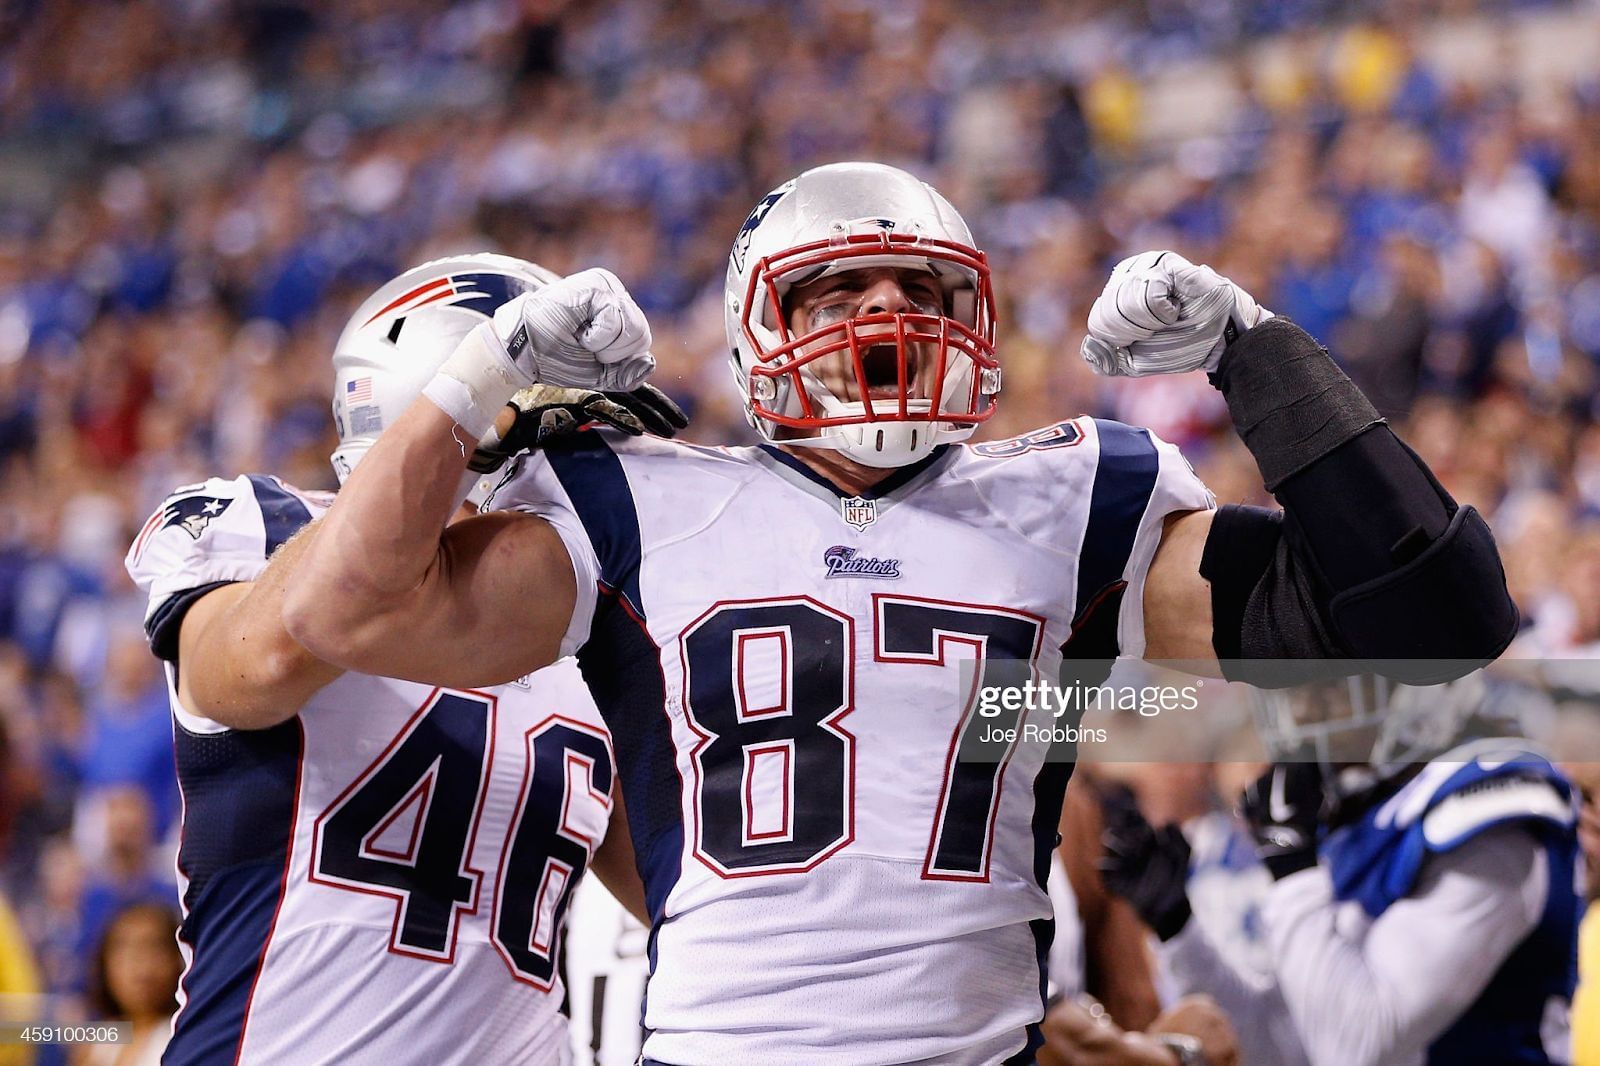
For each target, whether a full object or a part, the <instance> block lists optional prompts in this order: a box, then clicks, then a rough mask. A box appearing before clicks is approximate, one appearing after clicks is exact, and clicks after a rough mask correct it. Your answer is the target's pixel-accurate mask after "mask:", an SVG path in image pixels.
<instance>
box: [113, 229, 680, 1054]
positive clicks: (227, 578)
mask: <svg viewBox="0 0 1600 1066" xmlns="http://www.w3.org/2000/svg"><path fill="white" fill-rule="evenodd" d="M551 277H552V275H550V274H548V273H547V272H546V271H544V270H543V269H542V268H540V267H537V266H534V265H532V264H530V263H525V262H522V261H520V260H516V259H512V258H509V257H506V256H500V255H492V254H482V255H472V256H460V257H455V258H451V259H441V260H438V261H435V262H432V263H428V264H425V265H424V266H421V267H418V268H416V269H414V270H411V271H408V272H407V273H405V274H403V275H401V276H400V277H398V278H396V279H395V280H393V281H391V282H389V283H388V284H387V285H385V286H384V287H382V288H381V289H379V290H378V291H377V292H376V293H374V294H373V295H372V296H371V297H370V298H368V299H367V300H366V301H365V302H364V303H363V304H362V305H361V307H360V308H359V309H358V310H357V311H356V313H355V315H354V317H353V318H352V319H351V320H350V323H349V325H348V326H347V327H346V329H345V330H344V333H343V334H342V336H341V337H340V338H339V342H338V346H337V348H336V351H335V354H334V359H333V364H334V374H335V384H334V401H333V412H334V419H335V421H336V423H337V425H338V430H339V439H340V444H339V448H338V450H337V451H336V452H335V453H334V455H333V465H334V468H335V470H336V472H337V473H338V475H339V477H340V479H341V480H342V479H344V478H345V477H346V476H348V474H349V473H350V470H351V469H352V468H353V467H355V466H356V464H357V463H359V462H360V461H361V459H362V457H363V455H364V454H365V453H366V451H367V449H368V448H370V447H371V445H372V443H373V441H374V440H376V439H377V437H378V434H379V433H380V432H382V430H383V428H384V427H385V426H386V425H387V424H388V423H389V422H392V421H393V420H394V418H395V417H396V416H397V415H398V414H399V412H401V411H402V410H404V409H405V407H406V406H407V405H409V404H410V403H411V402H412V401H413V400H414V399H415V398H416V396H417V395H418V393H419V392H420V391H421V389H422V386H423V385H424V384H425V383H426V382H427V381H428V379H429V378H431V377H432V375H433V373H434V371H435V370H436V369H437V368H438V366H439V364H440V363H441V362H442V361H443V359H444V358H445V357H446V356H447V355H449V354H450V352H451V351H452V350H454V348H455V346H456V344H457V342H458V341H459V340H460V339H461V338H462V337H463V336H465V335H466V334H467V332H468V331H469V330H470V329H472V327H473V326H474V325H476V324H477V323H479V322H484V321H487V320H488V316H489V315H490V314H492V313H493V311H494V310H495V309H496V308H498V307H500V306H502V305H504V304H505V303H506V302H507V301H509V300H511V299H512V298H513V297H515V296H516V295H518V294H520V293H524V292H528V291H531V290H534V289H537V288H539V287H540V286H542V285H544V284H545V283H546V282H547V281H549V280H551ZM558 392H560V390H558ZM646 398H647V399H649V400H650V401H651V402H650V403H649V404H645V405H640V404H639V403H638V400H637V398H624V402H625V403H626V404H628V405H631V406H632V408H633V410H632V411H630V410H628V409H625V408H624V407H619V406H617V405H616V404H614V403H612V402H610V401H607V400H606V399H605V398H603V397H598V396H595V395H584V396H580V395H577V394H576V393H574V392H573V391H571V390H567V391H566V392H564V393H561V394H560V395H554V396H552V395H549V394H541V397H540V399H541V401H542V402H541V403H539V404H536V403H534V402H532V400H531V399H530V396H526V395H525V396H523V397H519V402H521V403H524V404H525V405H526V406H527V407H528V408H529V409H530V410H531V409H533V408H534V407H542V409H541V410H539V412H538V414H539V417H538V418H536V419H535V420H534V421H535V422H539V423H542V424H543V425H544V428H545V429H546V430H547V431H548V430H551V429H554V428H558V427H560V428H570V427H571V426H572V425H574V424H575V423H576V422H577V421H578V420H579V419H580V418H582V419H585V420H586V419H587V418H589V417H593V416H595V415H598V416H600V417H603V418H608V419H609V420H610V421H611V422H612V423H613V424H615V425H618V426H622V427H625V428H627V429H628V430H629V431H634V432H637V431H640V430H642V429H643V428H644V427H643V425H642V424H641V423H640V422H639V416H641V415H642V416H644V417H645V418H646V419H647V420H648V422H649V424H650V427H651V428H653V429H656V430H658V431H664V432H672V430H673V428H674V426H673V425H671V424H668V423H667V421H665V420H664V416H662V414H661V412H664V411H665V410H666V408H665V407H662V406H660V404H661V403H662V402H665V401H664V398H660V400H657V399H656V398H655V397H648V396H647V397H646ZM634 411H637V414H635V413H634ZM652 412H654V413H652ZM539 430H540V426H539V425H534V426H532V431H533V433H534V434H535V435H537V434H538V433H539ZM480 458H482V457H480ZM489 458H490V459H492V458H494V457H492V456H491V457H489ZM500 458H503V456H500ZM479 465H480V467H482V465H483V464H482V463H480V464H479ZM470 479H471V480H472V481H473V483H474V488H475V494H477V493H481V492H482V491H486V489H487V486H488V484H489V482H487V481H483V480H481V479H482V475H481V474H478V473H473V474H471V475H470ZM480 485H481V487H479V486H480ZM328 503H329V499H328V497H327V494H323V493H307V492H300V491H298V490H296V489H294V488H292V487H291V486H288V485H286V484H284V483H283V482H281V481H279V480H277V479H276V478H272V477H264V476H260V475H249V476H245V477H239V478H235V479H233V480H231V481H230V480H224V479H220V478H213V479H211V480H209V481H207V482H205V483H203V484H200V485H190V486H186V487H184V488H181V489H179V490H178V491H177V492H176V493H174V494H173V495H172V496H170V497H169V498H168V499H167V501H166V502H165V503H164V504H163V505H162V506H161V507H160V508H159V509H158V510H157V511H156V513H155V514H154V515H152V516H151V518H150V520H149V522H148V523H146V525H145V527H144V529H143V530H142V531H141V532H140V534H139V537H138V539H137V541H136V542H135V543H134V545H133V547H132V549H131V550H130V552H129V554H128V558H127V565H128V569H129V572H130V573H131V574H132V575H133V577H134V579H135V581H137V582H138V584H139V586H140V588H141V589H143V590H144V592H145V593H146V594H147V595H148V596H149V610H148V613H147V615H146V627H147V629H148V632H149V636H150V643H151V647H152V649H153V650H154V651H155V653H156V654H157V655H158V656H160V657H161V658H162V659H164V660H166V663H167V673H168V678H169V680H170V682H171V684H170V694H171V704H172V715H173V739H174V744H175V748H176V761H177V771H178V778H179V782H180V785H181V787H182V793H183V801H184V822H183V836H182V844H181V847H180V850H179V854H178V873H179V877H180V883H181V886H182V903H183V910H184V921H183V926H182V929H181V931H180V941H181V944H182V947H183V951H184V957H185V962H186V968H185V972H184V977H183V982H182V996H181V999H182V1006H181V1008H180V1010H179V1012H178V1014H177V1016H176V1021H175V1025H174V1033H173V1037H172V1042H171V1044H170V1045H169V1046H168V1048H167V1053H166V1056H167V1057H166V1059H165V1060H164V1061H167V1062H172V1063H201V1062H204V1063H214V1062H225V1061H243V1062H369V1063H394V1062H421V1061H426V1062H430V1063H433V1062H439V1063H474V1064H475V1063H482V1062H512V1061H516V1062H559V1061H564V1060H565V1052H566V1026H565V1020H564V1018H563V1017H562V1015H561V1014H560V1006H561V1001H562V994H563V992H562V987H561V979H560V975H559V973H558V969H557V957H558V954H559V952H560V950H561V938H562V922H563V917H564V914H565V912H566V909H567V905H568V902H569V901H570V899H571V896H572V892H573V889H574V887H575V886H576V885H577V883H578V880H579V878H580V877H581V876H582V875H583V873H584V870H585V869H586V868H587V867H589V866H590V865H591V864H592V865H593V866H594V867H595V868H596V870H597V871H598V872H600V873H601V875H602V876H603V877H605V878H606V879H607V881H608V883H610V884H612V885H613V886H614V890H616V891H619V892H621V893H623V894H624V896H625V898H626V897H627V895H628V893H629V892H630V891H631V892H634V893H635V894H636V893H637V889H636V887H633V888H630V883H631V884H632V885H634V886H636V885H637V880H636V877H635V875H634V874H633V872H632V869H631V867H632V858H631V852H630V850H629V848H628V846H627V840H626V834H625V832H624V831H622V830H620V829H619V830H617V831H615V832H612V833H610V834H609V835H608V834H607V824H608V819H609V818H610V816H611V813H612V807H613V803H614V790H613V788H612V779H613V774H614V763H613V756H612V746H611V739H610V735H609V734H608V732H607V731H606V728H605V726H604V724H603V723H602V721H601V720H600V718H599V716H598V715H597V714H596V712H595V708H594V704H593V701H592V700H591V699H590V698H589V695H588V692H587V690H586V689H585V688H584V685H583V682H582V679H581V678H580V676H579V674H578V671H577V668H576V667H575V666H574V665H573V664H572V662H571V661H570V660H566V661H563V662H560V663H557V664H555V665H553V666H550V667H548V668H547V669H544V670H541V671H539V672H538V673H534V674H531V675H530V676H526V677H518V678H515V679H507V683H506V684H504V685H501V686H497V687H493V688H477V689H474V688H462V687H456V688H440V687H435V686H432V685H426V684H417V683H414V682H409V681H400V680H394V679H392V678H388V677H380V676H372V675H364V674H354V673H350V674H346V673H344V672H343V671H341V670H340V669H338V668H337V667H333V666H329V665H327V664H326V663H324V662H322V661H320V660H318V659H316V658H315V657H313V656H312V655H310V654H309V653H308V652H307V651H306V650H305V649H304V648H303V647H301V646H300V645H298V644H296V643H295V642H294V641H293V640H292V639H291V638H290V637H289V636H288V635H287V634H286V633H285V632H284V630H283V628H282V619H281V612H280V609H279V604H280V602H281V600H282V597H283V594H284V589H285V587H286V585H287V584H288V583H289V582H291V581H293V580H294V562H295V558H296V556H297V554H298V553H299V552H300V551H301V550H302V549H303V547H304V540H303V539H301V540H296V539H294V538H295V534H296V533H297V531H299V530H300V529H301V528H302V527H303V526H305V525H306V524H307V523H309V522H311V521H312V520H313V519H315V517H316V516H317V515H318V514H320V513H322V511H323V510H324V509H326V507H327V506H328ZM474 511H475V509H474V508H472V507H470V506H464V507H463V508H462V509H461V510H460V512H458V513H457V515H456V517H457V518H460V517H465V516H466V515H469V514H472V513H474ZM467 672H469V671H463V673H467ZM616 802H620V801H616ZM611 824H613V825H618V826H620V824H621V822H620V820H618V821H613V822H612V823H611ZM602 838H604V840H605V844H604V845H603V846H602V843H601V842H602ZM597 849H598V851H597ZM464 1008H470V1012H471V1015H470V1016H471V1021H470V1023H467V1022H465V1020H464V1018H463V1016H462V1015H461V1014H460V1013H459V1012H461V1011H462V1010H463V1009H464ZM452 1016H454V1017H457V1018H458V1019H460V1023H459V1024H451V1023H448V1022H446V1021H444V1020H443V1019H445V1018H447V1017H452Z"/></svg>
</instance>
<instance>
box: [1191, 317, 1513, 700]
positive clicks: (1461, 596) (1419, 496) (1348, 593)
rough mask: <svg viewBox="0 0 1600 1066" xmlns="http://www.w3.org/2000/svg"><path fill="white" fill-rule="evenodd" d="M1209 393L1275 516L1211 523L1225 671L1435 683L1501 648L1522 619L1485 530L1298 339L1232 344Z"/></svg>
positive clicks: (1206, 571)
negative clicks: (1345, 674)
mask: <svg viewBox="0 0 1600 1066" xmlns="http://www.w3.org/2000/svg"><path fill="white" fill-rule="evenodd" d="M1213 380H1214V381H1215V383H1216V384H1217V386H1218V388H1220V389H1221V390H1222V392H1223V396H1224V398H1225V399H1226V400H1227V401H1228V410H1229V413H1230V414H1231V415H1232V416H1233V421H1234V426H1235V428H1236V429H1237V430H1238V431H1239V435H1240V437H1241V438H1243V440H1244V442H1245V445H1246V447H1248V448H1249V449H1250V452H1251V455H1252V456H1253V457H1254V458H1255V460H1256V464H1257V466H1258V467H1259V468H1260V469H1261V472H1262V476H1263V479H1264V480H1265V482H1266V484H1267V487H1268V488H1269V489H1270V490H1272V492H1273V493H1274V495H1275V496H1276V497H1277V499H1278V502H1279V503H1281V504H1282V505H1283V508H1284V513H1283V515H1282V516H1281V517H1276V516H1273V514H1272V512H1268V511H1263V510H1261V509H1259V508H1223V510H1222V512H1219V514H1218V516H1217V518H1216V520H1215V521H1214V522H1213V525H1212V529H1211V533H1210V536H1209V538H1208V539H1207V542H1206V547H1205V553H1204V556H1203V558H1202V561H1201V575H1202V576H1203V577H1205V578H1206V579H1207V580H1208V581H1210V582H1211V594H1212V612H1213V636H1212V646H1213V649H1214V650H1215V651H1216V653H1217V656H1218V658H1219V659H1222V660H1224V663H1225V672H1226V670H1227V666H1226V663H1227V661H1228V660H1246V659H1270V658H1278V659H1307V658H1355V659H1380V660H1396V662H1395V663H1393V664H1392V665H1390V666H1389V667H1388V668H1379V669H1378V672H1381V673H1386V674H1388V675H1390V676H1393V677H1395V678H1396V679H1397V680H1408V681H1412V682H1413V683H1434V682H1435V681H1442V680H1446V679H1448V678H1449V677H1453V676H1459V675H1460V674H1462V673H1465V672H1466V670H1468V669H1470V668H1471V666H1472V665H1473V664H1476V663H1481V662H1484V661H1488V660H1490V659H1493V658H1494V657H1495V656H1497V655H1499V654H1500V652H1502V651H1503V650H1505V647H1506V645H1507V644H1508V643H1510V641H1511V638H1512V637H1513V636H1514V635H1515V633H1516V627H1517V613H1516V607H1515V605H1513V604H1512V602H1511V598H1510V595H1509V593H1508V592H1507V591H1506V583H1505V572H1504V570H1503V569H1502V568H1501V565H1500V557H1499V554H1498V552H1497V551H1496V549H1495V545H1494V537H1493V535H1492V534H1491V533H1490V532H1489V527H1488V526H1487V525H1486V524H1485V523H1484V521H1483V519H1482V518H1481V517H1480V516H1479V515H1478V513H1477V512H1476V511H1475V510H1473V509H1472V508H1471V507H1458V506H1457V504H1456V502H1455V501H1454V500H1453V499H1451V498H1450V494H1449V493H1447V492H1446V491H1445V490H1444V488H1443V487H1442V486H1441V485H1440V484H1439V482H1438V480H1437V479H1436V478H1434V476H1433V473H1432V471H1430V470H1429V469H1428V467H1427V465H1426V464H1424V463H1423V462H1422V460H1421V459H1420V458H1418V457H1417V455H1416V454H1415V453H1414V452H1412V451H1411V449H1409V448H1407V447H1406V446H1405V444H1404V443H1402V442H1401V441H1400V439H1399V438H1398V437H1396V436H1395V435H1394V433H1393V432H1392V431H1391V430H1390V429H1389V427H1388V426H1387V425H1386V424H1385V423H1384V422H1383V421H1382V419H1380V418H1378V416H1377V412H1376V411H1375V410H1373V408H1372V405H1371V404H1370V403H1368V402H1367V400H1366V397H1364V396H1362V395H1361V393H1360V391H1359V390H1358V389H1356V387H1355V385H1354V384H1352V383H1351V382H1350V379H1349V378H1348V377H1346V376H1345V375H1344V373H1343V371H1341V370H1339V368H1338V367H1337V366H1336V365H1335V364H1334V362H1333V360H1332V359H1331V358H1330V357H1329V356H1328V353H1327V351H1326V350H1325V349H1323V348H1322V347H1321V346H1320V345H1318V344H1317V342H1316V341H1315V340H1313V339H1312V338H1311V336H1310V335H1309V334H1308V333H1306V332H1305V331H1304V330H1302V329H1300V327H1298V326H1296V325H1294V324H1293V323H1292V322H1289V321H1287V320H1285V319H1281V318H1278V319H1270V320H1268V321H1267V322H1264V323H1262V324H1261V325H1260V326H1257V327H1256V328H1255V329H1252V330H1249V331H1248V332H1246V333H1244V334H1241V335H1240V336H1239V338H1238V339H1237V340H1235V341H1234V342H1233V343H1232V344H1230V345H1229V346H1228V349H1227V351H1226V352H1224V353H1223V357H1222V363H1221V365H1220V366H1219V368H1218V372H1217V374H1216V375H1215V377H1214V379H1213ZM1399 660H1407V662H1405V663H1401V662H1399ZM1422 660H1429V662H1423V661H1422ZM1444 660H1450V661H1451V662H1449V663H1446V662H1444ZM1245 679H1246V680H1257V679H1256V678H1253V677H1252V678H1245Z"/></svg>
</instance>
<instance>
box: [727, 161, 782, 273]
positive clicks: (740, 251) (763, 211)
mask: <svg viewBox="0 0 1600 1066" xmlns="http://www.w3.org/2000/svg"><path fill="white" fill-rule="evenodd" d="M793 188H794V182H793V181H786V182H784V183H783V184H782V185H780V186H778V187H777V188H776V189H773V190H772V191H771V192H769V193H767V195H766V196H764V197H762V198H761V202H760V203H759V204H756V208H755V210H754V211H751V212H750V217H749V218H747V219H745V220H744V225H742V226H740V227H739V235H738V236H737V237H735V238H734V239H733V263H734V267H735V269H738V270H743V269H744V258H745V253H746V252H748V251H749V250H750V239H751V238H752V237H754V236H755V233H756V228H757V227H759V226H760V225H761V220H762V219H764V218H766V217H767V212H768V211H771V210H772V205H773V204H775V203H777V202H778V201H779V200H781V199H783V198H784V197H785V196H787V195H788V193H789V190H790V189H793Z"/></svg>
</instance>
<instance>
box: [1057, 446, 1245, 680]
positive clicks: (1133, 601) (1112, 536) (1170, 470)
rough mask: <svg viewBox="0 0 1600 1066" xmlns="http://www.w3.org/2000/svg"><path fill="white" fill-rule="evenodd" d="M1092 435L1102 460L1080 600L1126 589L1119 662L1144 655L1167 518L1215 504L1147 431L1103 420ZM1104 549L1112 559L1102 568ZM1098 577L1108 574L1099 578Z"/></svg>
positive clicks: (1172, 451) (1177, 456)
mask: <svg viewBox="0 0 1600 1066" xmlns="http://www.w3.org/2000/svg"><path fill="white" fill-rule="evenodd" d="M1094 427H1095V436H1096V438H1097V441H1098V444H1099V457H1098V461H1097V467H1096V470H1095V477H1094V488H1093V495H1092V498H1091V503H1090V513H1089V518H1088V524H1087V527H1086V529H1085V542H1084V550H1083V555H1082V557H1083V560H1084V565H1083V566H1082V567H1080V578H1079V582H1080V588H1079V596H1080V599H1082V598H1084V597H1091V598H1092V597H1093V596H1094V595H1096V594H1097V593H1098V592H1099V591H1101V590H1100V589H1099V588H1098V587H1097V586H1098V585H1100V584H1103V582H1104V581H1105V579H1107V578H1109V579H1111V580H1120V581H1121V582H1123V584H1124V587H1123V593H1122V605H1121V607H1120V608H1119V612H1118V616H1117V648H1118V651H1119V652H1120V653H1121V654H1122V655H1127V656H1131V657H1133V658H1138V657H1140V656H1142V655H1143V654H1144V650H1145V639H1144V584H1145V579H1146V578H1147V577H1148V576H1149V574H1150V563H1151V561H1152V560H1154V559H1155V555H1156V548H1157V547H1158V546H1159V545H1160V543H1161V533H1162V527H1163V523H1164V522H1165V520H1166V518H1167V516H1168V515H1174V514H1182V513H1183V512H1185V511H1208V510H1211V509H1213V508H1214V507H1216V505H1217V500H1216V497H1215V496H1213V495H1212V494H1211V490H1209V489H1207V488H1206V487H1205V485H1204V484H1203V483H1202V482H1201V481H1200V478H1199V477H1198V476H1197V475H1196V474H1195V472H1194V468H1193V467H1191V466H1190V465H1189V462H1188V460H1186V459H1184V457H1183V453H1181V452H1180V451H1178V449H1177V448H1176V447H1175V446H1173V445H1171V444H1168V443H1167V442H1166V441H1164V440H1162V439H1161V438H1160V437H1158V436H1156V435H1155V434H1154V433H1151V432H1150V431H1149V430H1147V429H1138V428H1135V427H1133V426H1126V425H1123V424H1122V423H1120V422H1112V421H1108V420H1106V419H1099V418H1097V419H1094ZM1107 545H1109V546H1110V548H1111V549H1112V552H1111V555H1110V557H1109V558H1107V559H1104V560H1101V559H1099V555H1100V554H1102V553H1103V550H1104V547H1105V546H1107ZM1124 553H1125V554H1124ZM1119 565H1120V571H1118V570H1117V568H1118V566H1119ZM1096 570H1100V571H1104V573H1103V574H1100V575H1098V576H1096V574H1095V571H1096ZM1086 579H1087V580H1086Z"/></svg>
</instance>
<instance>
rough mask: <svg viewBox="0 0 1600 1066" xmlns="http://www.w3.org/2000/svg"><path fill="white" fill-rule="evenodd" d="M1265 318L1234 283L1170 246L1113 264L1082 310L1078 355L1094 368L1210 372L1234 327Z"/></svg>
mask: <svg viewBox="0 0 1600 1066" xmlns="http://www.w3.org/2000/svg"><path fill="white" fill-rule="evenodd" d="M1271 317H1272V312H1271V311H1268V310H1266V309H1265V308H1263V307H1261V305H1259V304H1257V303H1256V301H1255V299H1254V298H1253V297H1252V296H1251V295H1250V294H1249V293H1247V292H1245V291H1244V290H1243V289H1241V288H1239V286H1237V285H1235V284H1234V283H1233V282H1231V281H1229V280H1228V279H1227V278H1225V277H1223V276H1222V275H1221V274H1218V273H1217V272H1216V271H1215V270H1212V269H1211V268H1210V267H1208V266H1204V265H1198V266H1197V265H1196V264H1194V263H1191V262H1189V261H1188V260H1187V259H1185V258H1184V257H1183V256H1181V255H1179V254H1178V253H1177V252H1141V253H1140V254H1139V255H1135V256H1131V257H1129V258H1127V259H1124V260H1123V261H1122V262H1120V263H1118V264H1117V266H1116V269H1114V270H1113V271H1112V272H1111V278H1110V280H1108V281H1107V282H1106V287H1105V289H1104V291H1102V292H1101V293H1100V295H1099V297H1098V298H1096V300H1095V302H1094V306H1093V307H1091V308H1090V309H1089V335H1088V336H1087V337H1085V338H1084V339H1083V358H1084V361H1086V362H1087V363H1088V364H1089V365H1090V366H1092V367H1094V368H1095V370H1097V371H1098V372H1100V373H1101V374H1107V375H1113V376H1122V377H1135V378H1136V377H1143V376H1145V375H1146V374H1178V373H1183V372H1185V371H1189V370H1200V369H1204V370H1207V371H1213V370H1216V369H1217V363H1218V361H1219V360H1221V358H1222V350H1223V349H1224V348H1225V347H1227V344H1228V341H1229V340H1231V339H1232V334H1231V333H1229V326H1230V323H1231V325H1232V328H1233V332H1234V333H1238V332H1243V331H1244V330H1247V329H1250V328H1251V327H1253V326H1255V325H1256V324H1258V323H1260V322H1263V321H1265V320H1267V319H1269V318H1271Z"/></svg>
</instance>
